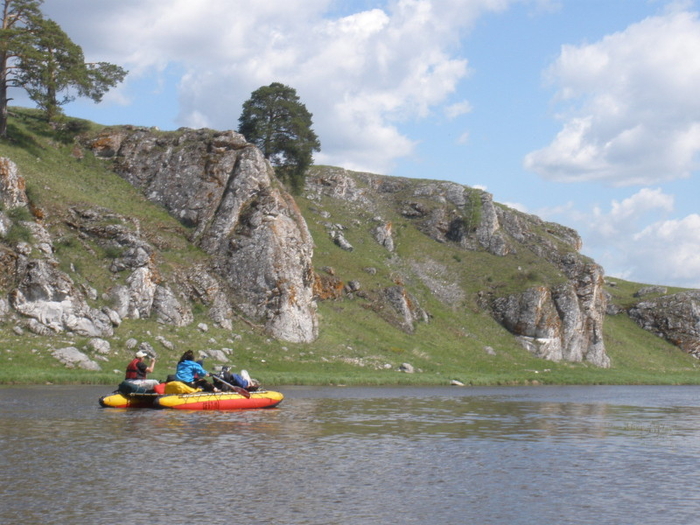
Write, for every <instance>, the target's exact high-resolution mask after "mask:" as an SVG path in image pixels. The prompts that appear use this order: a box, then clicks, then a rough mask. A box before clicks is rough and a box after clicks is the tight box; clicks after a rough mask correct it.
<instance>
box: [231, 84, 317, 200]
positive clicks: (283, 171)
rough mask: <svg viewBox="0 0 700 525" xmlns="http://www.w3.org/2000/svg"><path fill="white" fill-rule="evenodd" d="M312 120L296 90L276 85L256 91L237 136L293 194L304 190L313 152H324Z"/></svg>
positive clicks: (243, 114)
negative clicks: (252, 146)
mask: <svg viewBox="0 0 700 525" xmlns="http://www.w3.org/2000/svg"><path fill="white" fill-rule="evenodd" d="M311 117H312V114H311V113H309V111H308V110H307V109H306V106H304V104H302V103H301V102H300V101H299V97H298V96H297V92H296V90H295V89H293V88H291V87H289V86H285V85H283V84H280V83H279V82H273V83H272V84H270V85H269V86H263V87H260V88H258V89H256V90H255V91H253V93H252V94H251V96H250V99H248V100H247V101H246V102H245V103H244V104H243V112H242V113H241V116H240V118H239V119H238V123H239V126H238V132H239V133H241V134H243V135H244V136H245V137H246V140H248V141H249V142H251V143H253V144H255V145H256V146H257V147H258V148H260V150H261V151H262V153H263V155H264V156H265V158H266V159H268V160H269V161H270V163H271V164H272V165H273V166H274V168H275V173H276V174H277V176H278V177H279V178H280V179H281V180H282V181H284V182H285V183H286V184H288V185H289V186H290V188H291V190H292V192H294V193H299V192H300V191H301V189H302V188H303V187H304V178H305V176H306V170H307V168H308V167H309V166H310V165H311V164H312V162H313V152H314V151H319V150H320V149H321V143H320V142H319V140H318V137H317V136H316V134H315V133H314V132H313V130H312V129H311V125H312V121H311Z"/></svg>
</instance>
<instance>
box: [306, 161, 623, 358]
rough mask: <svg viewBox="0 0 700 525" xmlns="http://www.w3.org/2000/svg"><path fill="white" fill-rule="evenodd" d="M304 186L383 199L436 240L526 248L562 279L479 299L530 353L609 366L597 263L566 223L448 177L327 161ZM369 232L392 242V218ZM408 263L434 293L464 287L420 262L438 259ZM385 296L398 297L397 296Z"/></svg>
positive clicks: (381, 203) (502, 252) (473, 247)
mask: <svg viewBox="0 0 700 525" xmlns="http://www.w3.org/2000/svg"><path fill="white" fill-rule="evenodd" d="M306 194H307V197H308V198H309V199H311V200H317V201H319V200H320V199H321V198H322V197H326V198H331V199H339V200H342V201H345V202H347V203H349V204H350V205H351V206H355V207H357V208H358V209H362V210H365V211H366V212H367V213H374V212H377V213H378V212H381V211H382V209H383V208H384V207H385V206H386V205H387V203H389V204H390V205H391V206H392V208H393V209H394V210H395V211H396V212H397V213H399V214H400V215H401V216H403V217H405V218H407V219H409V220H410V221H411V222H412V223H413V224H414V225H415V227H416V228H417V229H419V230H420V231H421V232H423V233H424V234H425V235H427V236H428V237H430V238H432V239H433V240H435V241H437V242H439V243H444V244H452V245H455V246H457V247H459V248H462V249H464V250H470V251H485V252H487V253H489V254H491V255H493V256H496V257H507V256H508V255H510V254H515V253H519V252H525V251H528V252H531V253H532V254H533V255H534V256H535V257H537V258H540V259H543V260H544V261H547V262H548V263H549V264H551V265H552V266H554V267H555V268H556V269H557V271H558V272H559V273H560V275H561V278H560V281H561V283H560V284H546V285H536V286H532V287H525V289H524V291H521V292H517V293H512V294H507V295H498V294H495V293H494V292H491V291H484V292H482V293H481V294H480V298H479V304H480V306H481V307H482V308H484V309H486V310H487V311H490V312H491V314H492V315H493V317H494V318H495V319H496V320H497V321H498V322H499V323H500V324H501V325H503V326H504V327H505V328H506V329H508V330H509V331H510V332H511V333H513V335H515V336H516V338H517V340H518V341H519V342H520V343H521V344H522V345H523V346H524V347H525V348H526V349H528V350H529V351H530V352H532V353H533V354H534V355H536V356H539V357H543V358H546V359H550V360H555V361H561V360H564V361H572V362H580V361H587V362H590V363H592V364H594V365H596V366H600V367H608V366H610V359H609V358H608V356H607V354H606V352H605V345H604V342H603V321H604V317H605V311H606V295H605V293H604V291H603V284H604V282H603V270H602V268H601V267H600V266H598V265H596V264H595V263H593V262H591V261H587V260H586V259H585V257H583V256H582V255H580V254H579V253H578V250H579V249H580V248H581V238H580V237H579V235H578V234H577V233H576V232H575V231H574V230H572V229H571V228H567V227H565V226H562V225H559V224H555V223H549V222H545V221H543V220H542V219H540V218H538V217H536V216H534V215H528V214H524V213H521V212H518V211H516V210H513V209H511V208H508V207H506V206H501V205H498V204H496V203H494V202H493V197H492V196H491V195H490V194H489V193H486V192H484V191H481V190H477V189H473V188H469V187H466V186H462V185H459V184H456V183H452V182H442V181H415V180H410V179H402V178H397V177H385V176H381V175H374V174H370V173H355V172H347V171H345V170H341V169H337V168H330V169H324V170H321V169H319V170H316V171H315V172H313V173H312V174H311V175H310V176H309V178H308V179H307V184H306ZM372 234H373V235H374V237H375V239H376V240H377V242H379V243H380V244H382V245H384V246H385V247H387V249H389V250H390V251H394V250H395V244H396V241H395V239H394V238H393V236H392V235H391V223H389V222H383V223H380V225H379V226H377V227H375V228H374V229H373V231H372ZM389 241H390V244H389ZM412 265H413V269H414V270H416V274H417V276H418V277H419V278H420V279H421V280H422V281H423V282H424V283H425V284H426V285H427V286H429V287H430V288H431V290H433V293H434V294H435V296H436V297H438V298H439V299H441V300H443V301H444V302H446V301H448V300H449V303H451V304H453V305H454V304H455V303H456V302H457V301H459V300H460V299H459V298H460V297H464V295H465V294H464V292H463V291H461V290H457V291H456V292H455V291H454V288H456V287H455V286H454V285H453V284H451V285H450V288H452V289H453V290H452V291H451V293H450V294H446V293H445V286H441V285H440V280H439V279H436V278H435V276H433V275H430V274H429V272H425V271H423V270H421V268H423V267H429V266H436V265H435V264H434V263H426V262H420V263H419V262H415V261H414V262H413V263H412ZM437 266H439V265H437ZM394 296H396V294H393V295H392V297H394ZM448 297H449V298H450V299H447V298H448ZM390 303H391V304H394V305H396V304H398V303H397V301H395V300H393V301H390ZM411 325H412V323H411ZM406 326H408V324H407V325H406Z"/></svg>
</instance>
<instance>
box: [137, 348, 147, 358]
mask: <svg viewBox="0 0 700 525" xmlns="http://www.w3.org/2000/svg"><path fill="white" fill-rule="evenodd" d="M147 356H148V354H147V353H146V352H144V351H143V350H139V351H138V352H136V357H147Z"/></svg>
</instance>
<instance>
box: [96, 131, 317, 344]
mask: <svg viewBox="0 0 700 525" xmlns="http://www.w3.org/2000/svg"><path fill="white" fill-rule="evenodd" d="M86 146H87V147H90V148H91V149H92V150H93V151H94V152H95V154H96V155H98V156H101V157H103V158H108V159H114V161H115V170H116V171H117V173H119V174H120V175H121V176H122V177H123V178H124V179H126V180H127V181H129V182H130V183H131V184H133V185H134V186H136V187H138V188H140V189H141V190H142V191H143V192H144V194H145V195H146V196H147V198H148V199H149V200H151V201H153V202H155V203H158V204H160V205H162V206H163V207H165V208H166V209H167V210H168V211H169V212H170V213H171V214H172V215H173V216H175V217H177V218H178V219H179V220H180V221H181V222H182V223H183V224H184V225H185V226H188V227H191V228H193V233H192V236H191V240H192V241H193V242H195V243H197V244H198V245H199V246H200V247H201V248H202V249H204V250H205V251H206V252H207V253H209V254H210V255H212V256H213V258H214V269H215V271H216V273H217V274H218V276H219V277H221V278H222V279H223V280H224V281H225V282H226V284H227V287H228V290H229V291H230V294H231V301H230V302H231V303H233V304H235V305H236V307H237V308H239V309H240V310H241V311H242V312H243V313H244V315H246V316H247V317H249V318H251V319H253V320H255V321H257V322H260V323H262V324H263V325H264V326H265V327H266V329H267V330H268V331H269V333H270V334H271V335H273V336H275V337H277V338H279V339H283V340H286V341H291V342H310V341H313V340H314V339H315V338H316V337H317V335H318V321H317V316H316V307H315V303H314V301H313V281H314V272H313V268H312V262H311V258H312V255H313V241H312V239H311V236H310V234H309V232H308V229H307V226H306V222H305V221H304V218H303V217H302V215H301V212H300V211H299V208H298V207H297V205H296V203H295V202H294V199H293V198H292V197H291V196H290V195H289V194H288V193H287V192H286V191H285V190H284V188H283V187H282V186H281V184H280V183H279V182H278V181H277V180H276V179H275V177H274V175H273V172H272V168H271V167H270V165H269V163H268V162H267V161H266V160H265V158H264V157H263V156H262V154H261V152H260V151H259V150H258V149H257V148H255V147H254V146H252V145H251V144H249V143H247V142H246V141H245V138H244V137H243V136H242V135H239V134H238V133H235V132H233V131H227V132H214V131H211V130H189V129H183V130H180V131H179V132H177V133H171V134H159V133H156V132H153V131H151V130H146V129H141V128H120V129H114V130H107V131H105V132H104V133H102V134H101V135H100V136H99V137H97V138H96V139H92V140H91V141H90V142H89V143H88V144H86Z"/></svg>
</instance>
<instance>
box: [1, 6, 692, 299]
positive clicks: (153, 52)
mask: <svg viewBox="0 0 700 525" xmlns="http://www.w3.org/2000/svg"><path fill="white" fill-rule="evenodd" d="M43 11H44V13H45V14H46V15H47V16H49V17H50V18H53V19H54V20H56V21H57V22H58V23H59V24H60V25H61V27H63V29H64V30H65V31H66V32H67V33H68V34H69V35H70V36H71V38H72V39H73V40H74V41H75V42H76V43H78V44H79V45H81V46H82V48H83V50H84V52H85V54H86V57H87V59H88V60H106V61H109V62H113V63H117V64H120V65H122V66H123V67H125V68H126V69H128V70H129V71H130V74H129V76H128V77H127V79H126V81H125V82H124V83H123V84H122V85H121V86H120V87H119V88H118V89H115V90H113V91H112V92H110V93H109V94H108V95H107V96H106V97H105V99H104V101H103V102H102V103H101V104H98V105H96V104H93V103H92V102H90V101H76V102H74V103H72V104H70V105H68V106H67V107H66V108H65V109H66V112H67V113H68V114H70V115H71V116H77V117H83V118H87V119H90V120H94V121H97V122H100V123H103V124H136V125H144V126H157V127H159V128H161V129H164V130H169V129H176V128H178V127H181V126H188V127H194V128H197V127H211V128H215V129H235V128H236V127H237V123H238V116H239V115H240V110H241V105H242V103H243V102H244V101H245V100H246V99H247V98H248V97H249V96H250V93H251V92H252V91H253V90H255V89H257V88H258V87H260V86H262V85H267V84H269V83H271V82H282V83H284V84H287V85H290V86H292V87H294V88H295V89H296V90H297V93H298V94H299V96H300V97H301V100H302V101H303V102H304V103H305V104H306V106H307V108H308V109H309V110H310V111H311V112H312V113H313V115H314V129H315V131H316V133H317V134H318V136H319V138H320V140H321V145H322V150H321V152H319V153H318V154H317V155H316V162H317V163H323V164H331V165H336V166H343V167H346V168H348V169H357V170H366V171H372V172H375V173H381V174H387V175H395V176H405V177H418V178H429V179H440V180H450V181H454V182H458V183H460V184H466V185H469V186H477V187H481V188H484V189H486V190H487V191H489V192H490V193H492V194H493V195H494V199H495V200H496V201H497V202H501V203H504V204H508V205H509V206H512V207H515V208H517V209H520V210H522V211H526V212H528V213H533V214H536V215H538V216H540V217H542V218H543V219H545V220H551V221H555V222H559V223H562V224H565V225H567V226H570V227H572V228H575V229H576V230H578V231H579V233H580V234H581V235H582V237H583V241H584V247H583V249H582V252H583V253H584V254H586V255H589V256H591V257H592V258H594V259H595V260H596V261H597V262H598V263H600V264H601V265H602V266H603V267H604V268H605V271H606V274H608V275H612V276H617V277H622V278H625V279H629V280H632V281H638V282H643V283H651V284H666V285H676V286H687V287H694V288H698V287H700V214H699V213H700V212H699V210H698V207H699V206H698V195H700V191H698V190H699V188H698V185H699V184H698V175H699V174H698V158H699V157H698V152H699V151H700V97H699V96H698V95H697V93H698V86H700V14H699V12H698V6H697V4H696V2H695V1H668V0H432V1H430V0H389V1H373V0H357V1H336V0H199V1H198V2H192V1H191V0H100V1H94V0H45V3H44V6H43ZM13 96H15V99H16V101H15V102H16V103H18V104H21V103H22V95H21V93H15V94H13Z"/></svg>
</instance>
